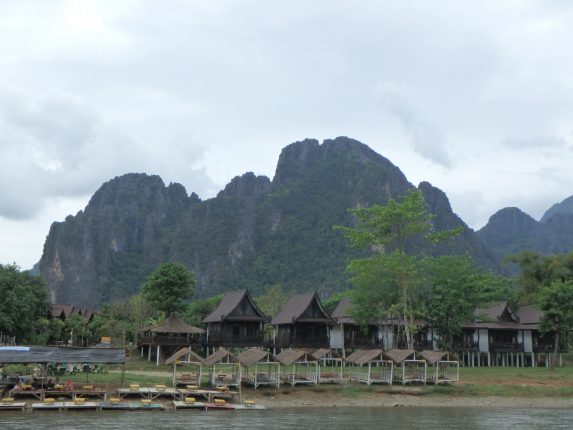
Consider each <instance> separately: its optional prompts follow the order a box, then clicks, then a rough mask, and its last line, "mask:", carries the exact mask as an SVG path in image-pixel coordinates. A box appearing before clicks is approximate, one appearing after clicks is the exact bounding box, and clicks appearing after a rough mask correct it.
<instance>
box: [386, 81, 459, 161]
mask: <svg viewBox="0 0 573 430" xmlns="http://www.w3.org/2000/svg"><path fill="white" fill-rule="evenodd" d="M378 92H379V94H380V97H381V100H382V101H383V102H385V103H386V105H387V107H388V110H389V112H390V113H391V114H392V115H394V116H396V117H397V118H398V119H399V120H400V123H401V124H402V126H403V127H404V130H405V131H406V133H407V134H408V137H409V139H410V141H411V142H412V144H413V146H414V150H415V151H416V152H417V153H418V154H420V155H421V156H422V157H424V158H426V159H428V160H430V161H432V162H433V163H435V164H439V165H441V166H443V167H447V168H451V167H452V160H451V158H450V155H449V154H448V152H447V150H446V146H447V141H446V137H445V135H444V133H443V132H442V131H441V130H439V129H438V128H437V127H436V126H435V125H434V124H432V123H430V122H429V121H427V120H425V119H423V118H422V117H421V115H420V114H419V112H418V110H417V109H416V107H415V105H414V104H413V103H412V102H411V101H410V98H411V96H410V95H409V94H407V93H408V92H411V90H410V89H409V88H407V87H404V86H399V85H396V84H393V83H383V84H380V85H378Z"/></svg>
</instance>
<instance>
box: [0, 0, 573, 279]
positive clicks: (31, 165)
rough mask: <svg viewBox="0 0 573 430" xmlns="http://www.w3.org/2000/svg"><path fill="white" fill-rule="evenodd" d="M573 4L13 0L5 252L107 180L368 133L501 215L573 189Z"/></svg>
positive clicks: (27, 250)
mask: <svg viewBox="0 0 573 430" xmlns="http://www.w3.org/2000/svg"><path fill="white" fill-rule="evenodd" d="M572 46H573V2H570V1H567V0H563V1H527V0H514V1H503V0H491V1H484V0H480V1H454V0H451V1H437V0H436V1H433V0H420V1H408V2H401V1H396V0H392V1H381V0H372V1H361V0H352V1H350V0H349V1H333V0H329V1H326V0H325V1H321V0H312V1H309V0H304V1H293V0H289V1H282V2H278V1H269V0H261V1H254V0H253V1H249V0H241V1H237V0H236V1H233V0H228V1H220V0H202V1H192V0H188V1H177V0H169V1H159V0H154V1H152V0H149V1H122V0H110V1H105V0H97V1H87V0H85V1H82V0H70V1H50V0H38V1H33V0H25V1H22V0H13V1H12V0H2V1H1V2H0V53H1V54H0V263H3V264H7V263H11V262H16V263H18V264H19V265H20V266H21V267H22V268H24V269H27V268H30V267H31V266H32V265H33V264H34V263H35V262H36V261H38V260H39V258H40V256H41V253H42V246H43V242H44V240H45V237H46V235H47V233H48V230H49V226H50V224H51V223H52V222H53V221H61V220H63V219H64V218H65V216H66V215H68V214H75V213H76V212H77V211H79V210H81V209H83V208H84V207H85V205H86V203H87V201H88V199H89V197H90V196H91V195H92V194H93V193H94V192H95V191H96V190H97V189H98V188H99V186H100V185H101V184H102V183H103V182H104V181H106V180H109V179H111V178H113V177H114V176H117V175H121V174H124V173H127V172H145V173H150V174H159V175H160V176H161V177H162V178H163V180H164V181H165V182H166V184H167V183H169V182H179V183H182V184H183V185H184V186H185V187H186V189H187V191H188V193H190V192H192V191H194V192H196V193H197V194H199V196H200V197H201V198H203V199H204V198H209V197H212V196H214V195H215V194H216V193H217V191H219V190H220V189H221V188H222V187H224V185H225V184H226V183H227V182H228V181H229V180H230V179H231V178H232V177H234V176H236V175H240V174H242V173H244V172H247V171H254V172H255V173H256V174H264V175H267V176H269V177H271V178H272V176H273V174H274V169H275V166H276V162H277V159H278V155H279V153H280V150H281V148H283V147H284V146H286V145H287V144H289V143H291V142H294V141H297V140H301V139H304V138H307V137H312V138H317V139H319V140H323V139H327V138H334V137H336V136H341V135H343V136H349V137H352V138H355V139H358V140H360V141H362V142H364V143H366V144H367V145H369V146H370V147H371V148H373V149H374V150H376V151H377V152H379V153H380V154H382V155H384V156H385V157H387V158H389V159H390V160H391V161H392V162H393V163H394V164H396V165H397V166H399V167H400V169H402V171H403V172H404V173H405V174H406V176H407V177H408V179H409V180H410V181H411V182H412V183H414V184H417V183H418V182H420V181H422V180H427V181H429V182H431V183H432V184H433V185H435V186H437V187H439V188H441V189H442V190H444V191H445V192H446V193H447V195H448V197H449V198H450V201H451V203H452V207H453V209H454V211H455V212H457V213H458V214H459V215H460V216H461V217H462V218H463V219H464V220H465V221H466V222H467V223H468V224H469V225H470V226H471V227H473V228H475V229H477V228H480V227H482V226H483V225H484V224H485V223H486V222H487V220H488V218H489V216H491V215H492V214H493V213H494V212H496V211H497V210H498V209H500V208H502V207H505V206H518V207H520V208H521V209H522V210H524V211H525V212H527V213H529V214H530V215H532V216H533V217H535V218H537V219H539V217H540V216H541V215H542V214H543V212H544V211H545V210H546V209H547V208H548V207H549V206H551V205H552V204H553V203H555V202H559V201H561V200H563V199H564V198H566V197H568V196H570V195H572V194H573V186H572V185H573V184H572V182H573V175H572V174H571V169H572V166H573V134H572V133H573V122H572V121H571V119H572V114H573V55H571V52H572V51H571V50H572Z"/></svg>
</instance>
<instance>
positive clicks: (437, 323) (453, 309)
mask: <svg viewBox="0 0 573 430" xmlns="http://www.w3.org/2000/svg"><path fill="white" fill-rule="evenodd" d="M425 266H426V270H427V272H426V276H425V279H426V281H427V287H428V288H427V289H426V290H425V297H424V308H423V315H422V317H423V319H424V320H425V321H426V322H428V323H429V324H430V325H431V327H432V328H433V329H434V330H435V332H436V334H437V335H438V336H439V339H440V340H439V343H440V348H441V349H443V350H446V351H451V350H452V346H453V342H454V338H455V337H456V336H457V335H459V334H461V330H462V326H463V325H464V324H466V323H469V322H471V321H473V320H474V312H475V309H476V308H477V307H478V306H486V305H487V304H488V303H490V302H492V301H497V300H501V299H508V298H509V297H510V296H511V295H512V284H511V281H510V280H508V279H505V278H502V277H499V276H497V275H493V274H491V273H487V272H481V271H479V270H478V269H477V268H476V267H475V265H474V263H473V261H472V260H471V259H470V258H469V257H466V256H460V255H445V256H441V257H437V258H428V259H425Z"/></svg>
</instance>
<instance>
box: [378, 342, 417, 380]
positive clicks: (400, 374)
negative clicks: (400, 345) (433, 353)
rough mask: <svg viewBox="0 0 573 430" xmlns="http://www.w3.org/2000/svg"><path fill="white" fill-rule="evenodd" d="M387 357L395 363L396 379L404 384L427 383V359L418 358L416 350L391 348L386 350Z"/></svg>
mask: <svg viewBox="0 0 573 430" xmlns="http://www.w3.org/2000/svg"><path fill="white" fill-rule="evenodd" d="M384 356H385V357H386V358H387V359H390V360H392V362H393V363H394V367H395V370H394V381H396V382H401V383H402V384H409V383H415V382H418V383H422V384H425V383H426V376H427V363H426V360H421V359H417V358H416V352H415V351H413V350H408V349H391V350H389V351H385V352H384Z"/></svg>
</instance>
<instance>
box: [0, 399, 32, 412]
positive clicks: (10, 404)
mask: <svg viewBox="0 0 573 430" xmlns="http://www.w3.org/2000/svg"><path fill="white" fill-rule="evenodd" d="M25 407H26V402H15V401H14V398H12V397H5V398H3V399H2V401H1V402H0V411H23V410H24V408H25Z"/></svg>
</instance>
